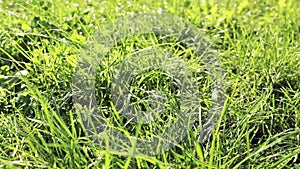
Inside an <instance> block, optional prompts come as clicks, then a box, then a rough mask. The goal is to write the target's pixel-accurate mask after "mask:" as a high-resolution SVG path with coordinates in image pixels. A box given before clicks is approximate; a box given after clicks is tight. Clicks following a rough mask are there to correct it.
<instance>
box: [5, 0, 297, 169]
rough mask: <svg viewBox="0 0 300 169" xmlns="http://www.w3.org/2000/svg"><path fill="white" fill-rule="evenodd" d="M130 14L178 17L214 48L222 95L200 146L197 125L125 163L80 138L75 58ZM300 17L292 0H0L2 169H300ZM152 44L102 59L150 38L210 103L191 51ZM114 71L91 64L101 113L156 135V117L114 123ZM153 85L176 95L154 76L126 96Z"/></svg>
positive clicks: (132, 41)
mask: <svg viewBox="0 0 300 169" xmlns="http://www.w3.org/2000/svg"><path fill="white" fill-rule="evenodd" d="M139 12H147V13H149V12H150V13H151V12H154V13H160V12H165V13H169V14H172V15H175V16H179V17H183V18H184V19H186V21H188V22H191V23H193V24H194V25H196V26H197V27H198V28H199V30H200V31H201V32H203V33H204V34H205V35H206V36H207V38H208V39H210V42H211V44H212V48H213V49H215V50H216V51H217V56H218V57H219V59H220V60H221V64H222V66H223V71H224V73H225V74H226V79H225V84H224V86H225V88H226V98H227V99H226V102H225V106H224V108H223V110H222V112H220V115H221V118H220V121H218V122H217V125H216V127H215V130H214V133H213V135H212V137H211V138H210V139H209V140H207V141H206V142H204V143H201V142H199V132H200V131H199V130H200V129H199V128H197V127H196V126H197V125H195V127H194V128H193V129H192V130H191V131H190V132H189V134H188V135H187V137H186V138H185V139H184V140H183V141H181V142H179V143H176V146H174V147H173V148H172V149H170V150H168V151H166V152H163V153H161V154H159V155H156V156H148V155H139V156H138V157H135V158H134V157H130V156H128V155H124V154H122V153H121V152H113V151H107V150H106V149H104V148H103V147H101V146H99V145H97V144H95V142H94V141H93V140H92V138H90V137H88V133H87V131H86V130H84V126H83V125H82V123H81V121H80V118H79V117H78V114H76V111H75V105H73V101H72V96H73V94H74V93H73V90H72V75H73V73H74V71H75V70H76V65H77V58H78V56H80V52H81V51H82V49H83V47H84V46H85V45H86V44H87V42H88V40H87V39H88V38H89V37H91V36H92V35H93V34H94V33H95V32H96V31H97V30H99V29H100V28H101V27H103V26H104V25H105V24H106V23H109V22H111V21H113V20H114V19H117V18H120V17H122V16H124V15H125V16H126V15H131V14H135V13H139ZM298 13H300V3H299V2H298V1H297V0H294V1H284V0H281V1H275V0H273V1H267V0H259V1H255V2H253V1H250V0H234V1H229V0H220V1H205V2H204V1H203V2H202V1H198V0H190V1H189V0H186V1H179V0H168V1H138V2H134V1H78V2H69V1H66V2H61V1H52V2H50V1H49V2H48V1H47V2H46V1H16V2H8V1H0V23H1V24H0V167H1V168H22V167H25V168H35V167H36V168H168V167H169V168H300V166H299V163H300V160H299V158H300V156H299V154H300V151H299V150H300V129H299V126H300V60H299V57H300V47H299V45H300V39H299V38H300V37H299V32H300V18H299V16H298V15H297V14H298ZM134 38H136V39H134ZM158 39H159V37H155V36H154V37H151V38H148V39H147V38H146V39H143V38H141V37H132V39H130V38H129V39H128V40H127V42H125V41H126V40H124V43H123V44H120V46H115V48H114V50H112V51H111V55H110V57H112V58H113V59H111V60H109V61H114V62H113V63H110V64H115V65H114V67H117V66H118V63H121V62H122V59H124V58H125V57H126V56H127V54H130V53H132V52H135V51H136V50H137V51H138V50H142V49H145V48H147V47H149V46H151V45H153V42H155V43H154V44H156V43H157V44H159V43H161V44H165V47H164V46H163V45H162V46H161V48H164V49H166V50H168V52H174V53H175V55H174V57H179V58H181V59H182V60H183V61H184V62H186V63H187V65H188V66H189V68H190V69H191V70H192V71H193V72H194V75H195V76H196V77H199V81H198V83H197V85H198V87H199V91H200V92H202V93H203V95H201V97H203V99H204V98H208V96H210V90H209V85H210V83H211V82H209V80H207V81H206V80H205V79H203V78H202V79H201V77H202V76H204V75H205V74H201V72H200V73H199V72H197V70H199V69H202V65H201V60H200V59H199V58H193V57H192V59H191V57H190V54H191V51H190V50H189V49H184V48H181V47H180V46H176V45H175V43H174V41H172V39H169V42H162V41H159V40H158ZM167 43H169V44H167ZM133 44H134V45H135V46H133ZM176 54H177V55H176ZM106 66H107V65H106ZM114 67H102V68H99V72H98V74H97V80H98V81H97V82H98V83H97V86H96V88H97V91H98V93H97V96H98V98H99V99H98V100H97V102H98V104H99V108H100V109H102V110H103V112H104V113H106V114H108V115H109V116H111V117H112V118H111V120H112V121H113V120H114V121H113V124H117V125H118V127H119V128H120V129H121V130H123V131H124V132H127V133H130V134H132V135H135V134H137V135H139V136H140V137H151V136H152V134H153V130H154V128H155V127H156V128H158V129H161V130H162V129H163V127H162V126H163V123H162V122H163V118H161V119H158V121H157V123H155V122H154V123H153V124H152V126H151V125H146V126H138V125H136V126H135V125H129V126H125V124H126V121H122V120H120V118H119V117H118V113H117V112H116V111H115V109H114V107H113V105H112V103H111V101H110V100H111V95H110V92H111V91H110V89H111V87H110V86H109V84H110V80H111V72H109V71H112V70H110V69H109V68H111V69H112V68H114ZM143 77H149V78H148V79H147V80H148V82H147V81H141V80H140V79H142V78H143ZM158 79H160V80H161V81H160V82H161V83H160V85H162V86H164V85H165V88H164V91H165V92H166V93H167V94H169V97H170V98H171V99H170V100H172V99H174V98H176V97H175V94H176V92H174V91H176V90H173V91H171V88H172V86H167V85H170V83H169V82H170V81H171V80H170V79H168V78H167V77H165V76H163V75H161V74H160V72H159V71H155V70H152V72H151V71H149V72H146V73H145V74H144V75H140V77H138V78H137V79H136V81H135V82H132V83H133V84H134V85H132V91H133V92H135V94H136V96H139V97H145V96H146V94H145V93H143V90H139V89H151V87H152V86H153V84H156V82H158V81H159V80H158ZM151 80H152V81H151ZM150 84H151V85H150ZM205 85H206V86H205ZM173 87H174V86H173ZM136 100H138V98H137V99H136ZM204 102H205V101H204ZM169 105H171V104H169ZM204 105H205V104H204ZM208 105H209V104H208ZM136 106H137V107H141V104H137V105H136ZM166 111H168V110H166ZM171 118H172V117H171ZM137 127H140V128H139V129H137ZM145 133H146V134H145ZM154 133H155V132H154ZM147 134H148V135H147ZM145 135H146V136H145Z"/></svg>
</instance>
